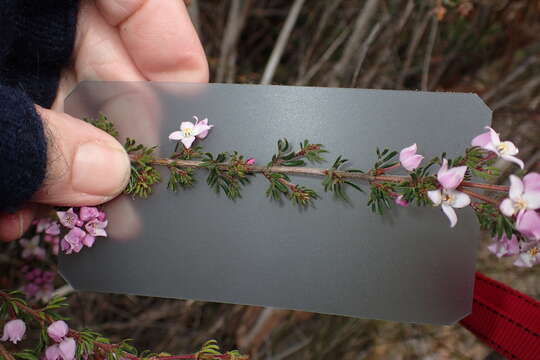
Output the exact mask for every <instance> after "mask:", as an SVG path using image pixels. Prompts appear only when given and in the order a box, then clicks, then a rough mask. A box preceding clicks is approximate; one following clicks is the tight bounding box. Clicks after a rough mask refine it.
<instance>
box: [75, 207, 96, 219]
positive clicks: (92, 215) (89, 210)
mask: <svg viewBox="0 0 540 360" xmlns="http://www.w3.org/2000/svg"><path fill="white" fill-rule="evenodd" d="M79 215H80V218H81V220H82V221H89V220H93V219H96V218H97V217H98V216H99V210H98V209H97V208H96V207H90V206H83V207H81V210H80V211H79Z"/></svg>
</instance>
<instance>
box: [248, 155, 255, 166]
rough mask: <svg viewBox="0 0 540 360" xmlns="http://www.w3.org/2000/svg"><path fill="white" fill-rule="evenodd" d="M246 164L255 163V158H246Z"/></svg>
mask: <svg viewBox="0 0 540 360" xmlns="http://www.w3.org/2000/svg"><path fill="white" fill-rule="evenodd" d="M246 165H255V158H252V157H250V158H248V159H247V160H246Z"/></svg>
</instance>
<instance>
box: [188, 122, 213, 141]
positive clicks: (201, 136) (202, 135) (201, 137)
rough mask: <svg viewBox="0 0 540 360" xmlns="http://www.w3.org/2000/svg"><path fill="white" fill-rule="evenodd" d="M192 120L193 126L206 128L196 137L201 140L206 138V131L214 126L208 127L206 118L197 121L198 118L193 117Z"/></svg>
mask: <svg viewBox="0 0 540 360" xmlns="http://www.w3.org/2000/svg"><path fill="white" fill-rule="evenodd" d="M193 119H194V120H195V126H197V125H199V126H203V127H208V129H207V130H203V131H202V132H201V133H200V134H199V135H197V137H198V138H199V139H201V140H202V139H204V138H205V137H206V136H208V130H210V129H211V128H213V127H214V125H208V119H207V118H204V119H202V120H201V121H199V118H198V117H196V116H194V117H193Z"/></svg>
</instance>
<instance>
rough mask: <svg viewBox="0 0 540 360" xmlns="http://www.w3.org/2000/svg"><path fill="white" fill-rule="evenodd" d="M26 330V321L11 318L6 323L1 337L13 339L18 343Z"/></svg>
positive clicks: (13, 341) (5, 339)
mask: <svg viewBox="0 0 540 360" xmlns="http://www.w3.org/2000/svg"><path fill="white" fill-rule="evenodd" d="M25 332H26V324H25V323H24V321H22V320H19V319H15V320H10V321H8V322H7V323H6V324H5V325H4V334H3V335H2V337H1V338H0V340H2V341H11V342H12V343H14V344H16V343H18V342H19V341H21V340H22V338H23V336H24V333H25Z"/></svg>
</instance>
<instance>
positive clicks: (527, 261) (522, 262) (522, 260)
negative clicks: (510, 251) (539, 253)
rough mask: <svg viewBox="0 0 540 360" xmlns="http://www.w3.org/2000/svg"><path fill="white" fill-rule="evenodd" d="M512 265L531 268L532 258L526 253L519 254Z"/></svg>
mask: <svg viewBox="0 0 540 360" xmlns="http://www.w3.org/2000/svg"><path fill="white" fill-rule="evenodd" d="M514 265H515V266H518V267H529V268H530V267H532V266H533V257H532V256H531V255H530V254H528V253H526V252H525V253H523V254H521V255H520V256H519V257H518V258H517V259H516V261H514Z"/></svg>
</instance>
